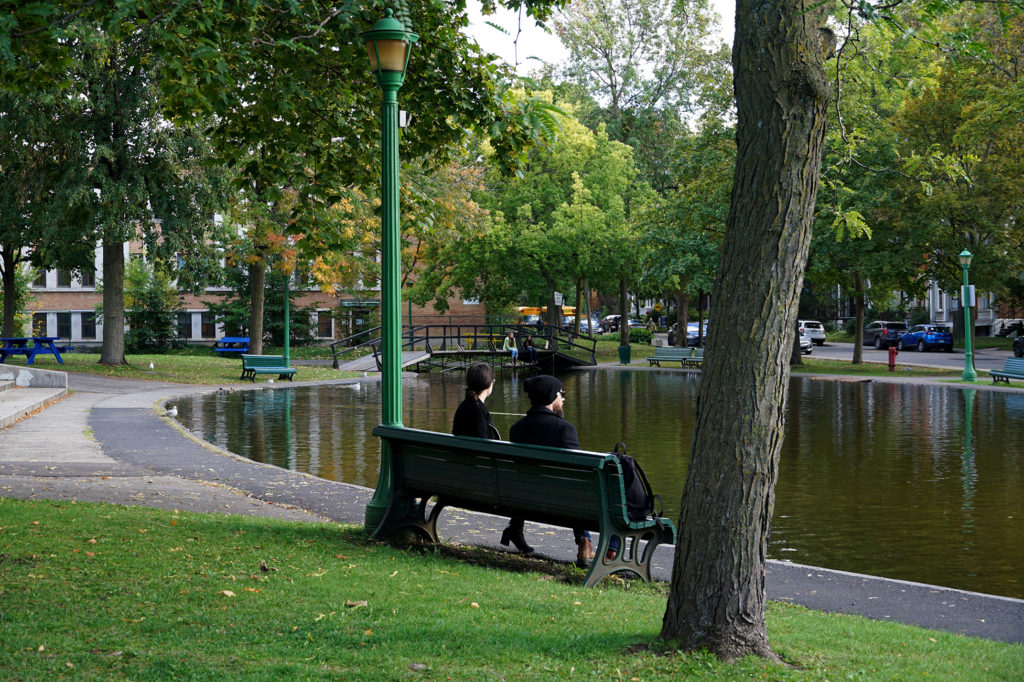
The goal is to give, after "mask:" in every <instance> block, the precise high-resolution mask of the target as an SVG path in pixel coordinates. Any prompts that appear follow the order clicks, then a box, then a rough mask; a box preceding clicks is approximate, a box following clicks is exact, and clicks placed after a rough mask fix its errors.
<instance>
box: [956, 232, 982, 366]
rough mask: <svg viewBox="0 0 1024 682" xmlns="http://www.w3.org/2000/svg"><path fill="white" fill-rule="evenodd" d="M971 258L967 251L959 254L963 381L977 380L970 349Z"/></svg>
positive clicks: (972, 353)
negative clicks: (961, 281)
mask: <svg viewBox="0 0 1024 682" xmlns="http://www.w3.org/2000/svg"><path fill="white" fill-rule="evenodd" d="M972 258H974V256H972V255H971V252H970V251H968V250H967V249H964V250H963V251H961V252H960V267H962V268H963V269H964V290H963V292H962V295H961V296H960V300H961V301H963V306H964V373H963V374H961V375H960V378H961V379H963V380H964V381H974V380H975V379H977V378H978V374H977V372H975V371H974V351H973V350H972V349H971V289H970V287H969V286H968V284H967V268H969V267H971V259H972Z"/></svg>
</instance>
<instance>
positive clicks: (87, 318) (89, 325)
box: [82, 313, 96, 339]
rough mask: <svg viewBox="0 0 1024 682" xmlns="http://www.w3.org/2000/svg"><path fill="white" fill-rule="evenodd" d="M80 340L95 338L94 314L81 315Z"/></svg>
mask: <svg viewBox="0 0 1024 682" xmlns="http://www.w3.org/2000/svg"><path fill="white" fill-rule="evenodd" d="M82 338H83V339H95V338H96V313H82Z"/></svg>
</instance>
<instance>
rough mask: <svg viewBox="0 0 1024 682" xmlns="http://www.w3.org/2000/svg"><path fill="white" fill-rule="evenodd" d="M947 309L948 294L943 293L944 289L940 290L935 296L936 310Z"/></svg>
mask: <svg viewBox="0 0 1024 682" xmlns="http://www.w3.org/2000/svg"><path fill="white" fill-rule="evenodd" d="M945 310H946V294H945V293H943V291H942V289H939V290H938V295H937V296H936V297H935V312H939V313H941V312H944V311H945Z"/></svg>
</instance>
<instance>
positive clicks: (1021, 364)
mask: <svg viewBox="0 0 1024 682" xmlns="http://www.w3.org/2000/svg"><path fill="white" fill-rule="evenodd" d="M989 374H991V375H992V383H994V384H996V383H999V382H1000V381H1005V382H1006V383H1010V379H1022V380H1024V358H1007V359H1006V363H1005V364H1004V365H1003V368H1002V369H991V370H989Z"/></svg>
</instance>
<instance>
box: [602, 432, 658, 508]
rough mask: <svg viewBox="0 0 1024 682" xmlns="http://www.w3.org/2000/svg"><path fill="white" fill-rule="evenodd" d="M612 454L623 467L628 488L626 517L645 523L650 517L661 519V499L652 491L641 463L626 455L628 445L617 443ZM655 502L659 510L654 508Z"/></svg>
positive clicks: (624, 484) (624, 481) (623, 481)
mask: <svg viewBox="0 0 1024 682" xmlns="http://www.w3.org/2000/svg"><path fill="white" fill-rule="evenodd" d="M619 448H622V452H619ZM612 454H613V455H615V457H616V459H618V460H619V466H620V467H622V483H623V486H624V487H625V488H626V516H628V517H629V520H630V521H643V520H644V519H646V518H647V517H648V516H653V517H654V518H655V519H658V518H660V517H661V509H660V507H661V497H660V496H659V495H655V494H654V491H652V490H651V484H650V483H648V482H647V476H646V475H644V470H643V469H641V468H640V464H639V462H637V461H636V460H635V459H633V458H632V457H630V456H629V455H627V454H626V444H625V443H623V442H622V441H619V442H618V443H616V444H615V450H613V451H612ZM655 502H657V505H658V507H659V508H658V509H655V507H654V505H655Z"/></svg>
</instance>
